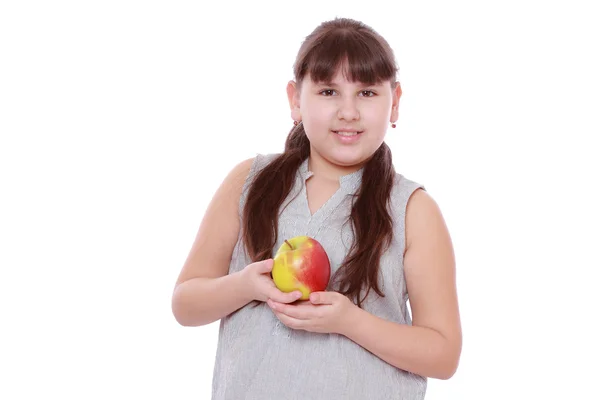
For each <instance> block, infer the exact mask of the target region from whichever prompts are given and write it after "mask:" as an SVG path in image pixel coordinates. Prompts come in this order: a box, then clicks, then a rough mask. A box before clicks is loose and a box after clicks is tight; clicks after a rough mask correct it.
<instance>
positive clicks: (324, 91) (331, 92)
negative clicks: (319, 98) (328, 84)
mask: <svg viewBox="0 0 600 400" xmlns="http://www.w3.org/2000/svg"><path fill="white" fill-rule="evenodd" d="M319 93H321V94H324V95H325V96H333V89H325V90H321V91H320V92H319Z"/></svg>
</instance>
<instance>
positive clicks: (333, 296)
mask: <svg viewBox="0 0 600 400" xmlns="http://www.w3.org/2000/svg"><path fill="white" fill-rule="evenodd" d="M267 304H268V305H269V307H271V309H272V310H273V312H274V313H275V315H276V316H277V318H279V320H280V321H281V322H282V323H283V324H284V325H285V326H287V327H289V328H292V329H302V330H305V331H309V332H318V333H338V334H343V332H344V330H345V327H346V326H347V325H348V320H349V315H350V314H351V311H352V310H353V308H356V305H355V304H354V303H352V302H351V301H350V299H348V298H347V297H346V296H344V295H343V294H340V293H338V292H313V293H311V295H310V299H309V300H308V301H301V302H298V303H295V304H285V303H278V302H276V301H273V300H271V299H268V300H267Z"/></svg>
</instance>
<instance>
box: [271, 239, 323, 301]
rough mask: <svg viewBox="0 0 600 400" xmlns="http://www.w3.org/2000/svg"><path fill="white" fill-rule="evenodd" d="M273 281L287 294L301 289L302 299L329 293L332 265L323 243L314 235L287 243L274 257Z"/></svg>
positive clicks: (287, 241) (289, 240)
mask: <svg viewBox="0 0 600 400" xmlns="http://www.w3.org/2000/svg"><path fill="white" fill-rule="evenodd" d="M271 275H272V276H273V282H275V286H277V288H278V289H279V290H281V291H282V292H285V293H289V292H293V291H295V290H300V291H301V292H302V297H301V298H300V299H301V300H308V298H309V296H310V294H311V293H312V292H319V291H323V290H325V288H327V285H328V284H329V278H330V275H331V266H330V264H329V257H328V256H327V253H326V252H325V249H324V248H323V246H321V243H319V242H318V241H317V240H315V239H313V238H311V237H310V236H296V237H293V238H291V239H288V240H285V241H284V242H283V244H282V245H281V246H280V247H279V249H278V250H277V253H276V254H275V257H274V258H273V269H272V270H271Z"/></svg>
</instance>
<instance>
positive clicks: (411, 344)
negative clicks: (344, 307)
mask: <svg viewBox="0 0 600 400" xmlns="http://www.w3.org/2000/svg"><path fill="white" fill-rule="evenodd" d="M406 236H407V248H406V252H405V256H404V273H405V277H406V283H407V287H408V293H409V298H410V305H411V310H412V315H413V324H412V326H410V325H401V324H396V323H393V322H390V321H385V320H383V319H381V318H379V317H376V316H374V315H372V314H370V313H368V312H366V311H364V310H362V309H359V308H358V307H353V308H352V309H351V311H350V312H349V314H348V316H347V319H346V320H347V321H348V322H347V323H345V324H344V328H345V329H344V331H343V332H342V333H343V334H344V335H345V336H347V337H348V338H349V339H351V340H353V341H354V342H356V343H357V344H359V345H361V346H362V347H364V348H365V349H367V350H369V351H370V352H372V353H373V354H375V355H376V356H378V357H379V358H381V359H383V360H385V361H386V362H388V363H390V364H392V365H394V366H396V367H397V368H400V369H403V370H406V371H410V372H413V373H416V374H419V375H422V376H429V377H433V378H438V379H448V378H450V377H451V376H452V375H453V374H454V372H455V371H456V369H457V366H458V361H459V357H460V353H461V348H462V333H461V326H460V317H459V310H458V300H457V294H456V283H455V261H454V251H453V248H452V243H451V240H450V236H449V234H448V230H447V228H446V225H445V222H444V220H443V217H442V215H441V212H440V211H439V209H438V207H437V204H436V203H435V202H434V201H433V199H432V198H431V197H430V196H429V194H427V192H425V191H422V190H417V191H416V192H415V193H414V194H413V196H411V199H410V201H409V205H408V207H407V215H406ZM350 321H351V322H350Z"/></svg>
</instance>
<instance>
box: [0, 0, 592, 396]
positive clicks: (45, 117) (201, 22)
mask: <svg viewBox="0 0 600 400" xmlns="http://www.w3.org/2000/svg"><path fill="white" fill-rule="evenodd" d="M591 5H592V1H589V2H582V1H569V2H567V1H563V2H558V1H543V2H542V1H539V2H534V1H510V0H507V1H498V2H488V1H461V0H459V1H453V2H449V1H438V2H426V1H422V2H415V1H410V2H409V1H398V2H387V1H386V2H385V3H384V2H379V1H368V2H364V1H360V2H349V1H330V2H326V1H318V2H307V1H303V2H296V3H289V2H281V4H279V5H268V4H267V3H264V2H258V1H253V2H241V1H238V2H227V3H225V2H223V3H218V4H212V5H210V6H206V5H201V2H192V1H174V2H166V1H165V2H158V1H126V0H120V1H103V2H91V1H86V2H84V1H70V2H68V1H54V2H41V1H39V2H32V1H4V2H2V3H1V5H0V133H1V141H0V179H1V181H0V183H1V186H0V191H1V196H0V205H1V207H0V267H1V275H0V310H1V314H0V318H1V321H2V322H1V323H2V328H1V329H0V336H1V339H0V369H1V371H0V372H1V375H0V381H1V383H0V398H2V399H33V398H50V397H54V396H56V397H57V398H59V397H60V398H64V399H82V398H85V399H105V398H113V399H138V398H139V399H141V398H162V399H208V398H209V397H210V384H211V377H212V367H213V361H214V354H215V348H216V340H217V329H218V323H213V324H211V325H208V326H204V327H198V328H184V327H181V326H179V325H178V324H177V323H176V321H175V320H174V318H173V316H172V314H171V308H170V306H171V305H170V301H171V292H172V289H173V284H174V281H175V279H176V277H177V274H178V273H179V270H180V268H181V266H182V265H183V262H184V260H185V258H186V256H187V252H188V250H189V248H190V246H191V244H192V241H193V239H194V236H195V234H196V230H197V228H198V225H199V223H200V220H201V218H202V216H203V213H204V210H205V207H206V206H207V204H208V202H209V200H210V198H211V196H212V194H213V192H214V191H215V189H216V188H217V185H218V184H219V183H220V182H221V180H222V179H223V178H224V176H225V175H226V173H227V172H228V171H229V170H230V169H231V168H232V167H233V166H234V165H235V164H236V163H237V162H239V161H241V160H243V159H245V158H248V157H252V156H253V155H254V154H255V153H259V152H260V153H269V152H279V151H281V150H282V148H283V144H284V140H285V137H286V135H287V133H288V131H289V129H290V127H291V122H292V121H291V118H290V115H289V110H288V104H287V98H286V94H285V85H286V83H287V82H288V80H289V79H291V78H292V64H293V62H294V59H295V56H296V52H297V51H298V48H299V46H300V44H301V42H302V40H303V39H304V37H305V36H306V35H308V34H309V33H310V32H311V31H312V30H313V29H314V28H315V27H316V26H317V25H318V24H319V23H320V22H322V21H324V20H328V19H331V18H334V17H335V16H344V17H351V18H356V19H360V20H362V21H363V22H365V23H367V24H369V25H371V26H373V27H374V28H375V29H376V30H377V31H379V32H380V33H381V34H382V35H383V36H384V37H386V39H387V40H388V41H389V43H390V44H391V45H392V47H393V48H394V50H395V52H396V56H397V59H398V64H399V66H400V76H399V78H400V81H401V83H402V86H403V90H404V95H403V97H402V100H401V108H400V111H401V115H400V120H399V122H398V128H396V129H395V130H391V129H390V130H389V131H388V137H387V142H388V144H389V145H390V146H391V148H392V151H393V154H394V160H395V161H394V162H395V166H396V169H397V171H399V172H401V173H403V174H404V175H405V176H407V177H409V178H411V179H413V180H416V181H419V182H421V183H423V184H425V186H426V187H427V189H428V190H429V193H430V194H431V195H432V196H433V197H434V198H435V199H436V200H437V201H438V203H439V205H440V207H441V208H442V211H443V213H444V215H445V217H446V220H447V223H448V225H449V228H450V231H451V234H452V238H453V241H454V245H455V251H456V259H457V274H458V289H459V296H460V307H461V316H462V321H463V329H464V347H463V353H462V358H461V364H460V367H459V370H458V372H457V373H456V374H455V376H454V377H453V378H452V379H451V380H448V381H437V380H434V379H430V380H429V389H428V394H427V399H428V400H433V399H506V398H511V399H531V398H546V397H549V396H552V395H556V397H558V398H578V399H592V398H595V399H597V398H600V394H599V393H600V390H599V388H598V384H597V373H598V358H599V357H600V351H599V346H598V337H599V336H600V331H599V330H598V328H597V327H596V325H597V324H596V322H597V320H598V315H599V314H600V313H599V312H598V311H597V308H598V306H599V305H600V301H599V298H598V294H597V292H596V290H597V278H598V273H597V271H598V268H599V267H600V261H599V260H600V257H599V256H598V241H599V239H600V234H599V233H598V232H599V231H598V224H599V222H600V215H599V211H598V204H599V202H600V196H599V194H598V177H597V175H598V172H599V171H600V162H599V161H598V153H599V151H600V147H599V146H598V144H597V136H598V135H599V134H600V123H599V122H598V119H599V110H600V101H599V100H598V99H599V95H598V94H599V91H600V79H599V71H600V63H599V61H598V57H599V50H598V49H599V48H600V45H599V43H598V39H597V38H598V37H600V28H599V25H598V19H599V17H600V16H599V15H598V13H597V12H594V11H592V7H591Z"/></svg>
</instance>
